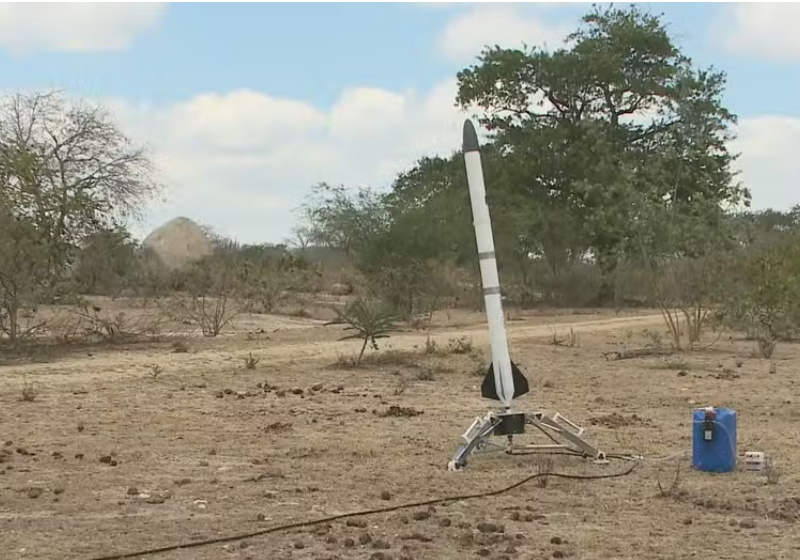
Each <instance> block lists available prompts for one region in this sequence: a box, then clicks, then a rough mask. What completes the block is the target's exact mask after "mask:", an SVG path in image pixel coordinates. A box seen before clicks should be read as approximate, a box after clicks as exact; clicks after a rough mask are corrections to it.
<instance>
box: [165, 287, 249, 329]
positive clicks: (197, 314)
mask: <svg viewBox="0 0 800 560" xmlns="http://www.w3.org/2000/svg"><path fill="white" fill-rule="evenodd" d="M170 307H171V309H172V313H171V314H172V317H173V318H174V319H176V320H179V321H181V322H182V323H184V324H188V325H192V326H195V327H199V328H200V331H201V332H202V333H203V336H206V337H209V338H212V337H215V336H218V335H219V334H220V333H221V332H222V331H223V330H224V329H225V328H227V327H228V326H230V325H231V324H232V323H233V321H234V319H236V317H237V316H238V315H240V314H241V313H242V312H243V308H242V306H241V305H240V304H239V302H238V301H237V300H236V299H234V298H230V297H229V296H228V295H221V296H218V297H209V296H206V295H200V296H196V297H192V296H191V295H186V294H180V295H175V296H173V297H172V299H171V304H170Z"/></svg>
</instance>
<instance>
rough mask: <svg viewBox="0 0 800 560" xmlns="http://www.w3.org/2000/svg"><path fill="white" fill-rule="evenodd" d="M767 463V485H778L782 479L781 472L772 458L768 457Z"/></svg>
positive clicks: (765, 469) (765, 467) (765, 470)
mask: <svg viewBox="0 0 800 560" xmlns="http://www.w3.org/2000/svg"><path fill="white" fill-rule="evenodd" d="M765 461H766V463H765V465H764V474H766V475H767V484H769V485H775V484H778V481H779V480H780V479H781V471H780V470H778V468H777V467H776V466H775V461H773V460H772V457H767V458H766V459H765Z"/></svg>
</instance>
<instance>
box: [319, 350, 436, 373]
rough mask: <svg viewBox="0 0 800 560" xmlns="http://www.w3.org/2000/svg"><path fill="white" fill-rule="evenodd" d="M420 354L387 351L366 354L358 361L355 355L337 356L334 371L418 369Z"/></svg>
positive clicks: (405, 351) (406, 351) (404, 351)
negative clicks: (364, 366) (395, 368)
mask: <svg viewBox="0 0 800 560" xmlns="http://www.w3.org/2000/svg"><path fill="white" fill-rule="evenodd" d="M419 358H420V353H419V352H414V351H410V350H387V351H386V352H381V353H376V354H367V355H366V356H364V357H363V358H361V360H360V361H359V358H358V356H356V355H347V354H338V355H337V356H336V360H335V361H334V363H333V367H334V369H356V368H358V367H359V366H361V365H371V366H382V367H385V366H399V367H419V365H420V364H419Z"/></svg>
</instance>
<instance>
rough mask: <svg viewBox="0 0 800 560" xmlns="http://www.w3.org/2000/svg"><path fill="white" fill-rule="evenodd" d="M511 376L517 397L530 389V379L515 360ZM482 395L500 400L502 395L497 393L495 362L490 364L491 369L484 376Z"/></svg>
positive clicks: (512, 363)
mask: <svg viewBox="0 0 800 560" xmlns="http://www.w3.org/2000/svg"><path fill="white" fill-rule="evenodd" d="M511 378H512V379H513V380H514V398H515V399H516V398H518V397H521V396H522V395H524V394H525V393H527V392H528V391H529V390H530V389H529V388H528V379H527V378H526V377H525V375H524V374H523V373H522V372H521V371H520V369H519V368H518V367H517V364H515V363H514V362H511ZM481 396H482V397H483V398H485V399H493V400H496V401H499V400H500V397H499V396H498V395H497V387H496V386H495V383H494V364H489V371H488V372H486V377H484V378H483V383H481Z"/></svg>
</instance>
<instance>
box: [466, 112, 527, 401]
mask: <svg viewBox="0 0 800 560" xmlns="http://www.w3.org/2000/svg"><path fill="white" fill-rule="evenodd" d="M463 141H464V143H463V151H464V164H465V166H466V171H467V183H468V186H469V198H470V205H471V206H472V217H473V223H474V226H475V239H476V242H477V246H478V259H479V264H480V272H481V284H482V286H483V298H484V303H485V307H486V319H487V322H488V324H489V339H490V341H491V347H492V365H491V366H490V367H489V372H488V373H487V376H486V378H485V379H484V383H483V387H482V394H483V396H484V397H487V398H493V399H496V400H498V401H500V402H501V403H502V405H503V406H504V407H505V408H510V407H511V401H512V400H513V399H514V398H515V397H518V396H520V395H522V394H525V393H527V392H528V382H527V379H525V377H524V376H523V375H522V372H520V371H519V369H518V368H517V367H516V366H515V364H513V363H512V361H511V357H510V354H509V350H508V337H507V335H506V327H505V317H504V315H503V302H502V298H501V293H500V277H499V274H498V272H497V260H496V259H495V252H494V235H493V232H492V221H491V217H490V215H489V205H488V203H487V200H486V185H485V183H484V178H483V165H482V163H481V153H480V146H479V144H478V135H477V133H476V131H475V127H474V126H473V124H472V122H471V121H470V120H469V119H467V120H466V121H465V122H464V138H463Z"/></svg>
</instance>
